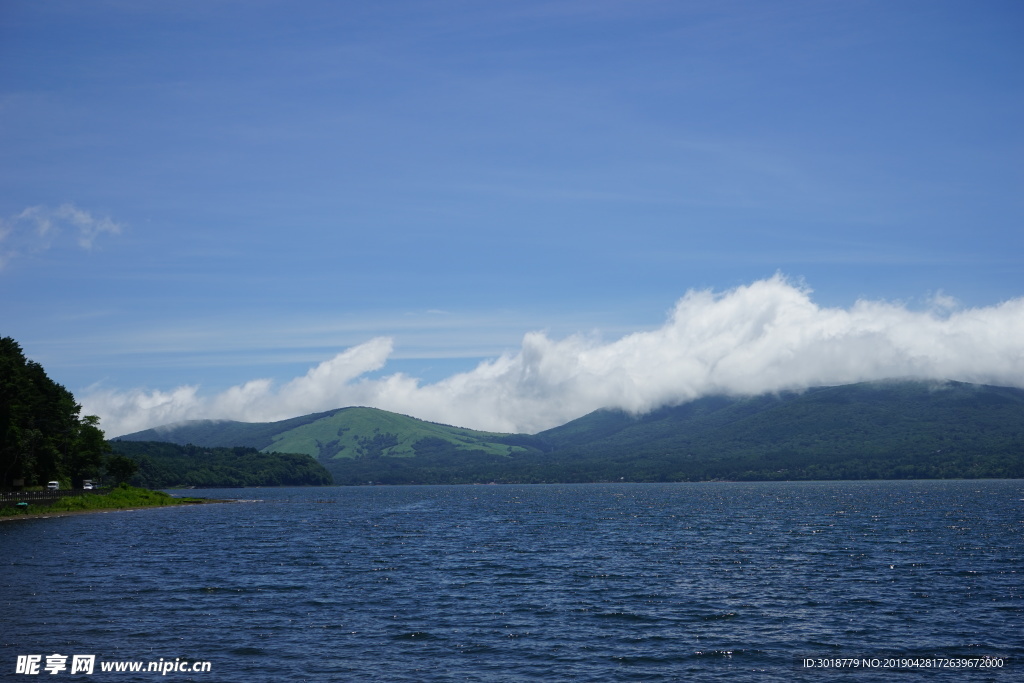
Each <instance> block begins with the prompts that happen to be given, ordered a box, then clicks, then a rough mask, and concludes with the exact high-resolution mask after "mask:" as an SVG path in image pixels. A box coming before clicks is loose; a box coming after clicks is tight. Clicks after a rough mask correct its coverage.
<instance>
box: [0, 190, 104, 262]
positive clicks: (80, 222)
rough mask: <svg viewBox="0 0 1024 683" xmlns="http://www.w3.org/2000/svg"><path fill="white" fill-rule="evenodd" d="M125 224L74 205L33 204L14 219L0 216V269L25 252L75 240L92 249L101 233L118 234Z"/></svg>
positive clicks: (29, 252) (37, 250)
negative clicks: (50, 205)
mask: <svg viewBox="0 0 1024 683" xmlns="http://www.w3.org/2000/svg"><path fill="white" fill-rule="evenodd" d="M121 228H122V226H121V225H120V224H118V223H115V222H114V221H112V220H111V219H110V218H108V217H97V216H93V215H92V214H91V213H89V212H88V211H84V210H82V209H80V208H78V207H77V206H75V205H74V204H61V205H60V206H58V207H57V208H55V209H54V208H50V207H46V206H30V207H29V208H27V209H25V210H24V211H22V212H21V213H19V214H17V215H16V216H13V217H11V218H7V219H3V218H0V270H3V268H4V267H5V266H6V265H7V264H8V263H10V262H11V261H12V260H13V259H15V258H17V257H19V256H24V255H25V254H32V253H38V252H41V251H46V250H47V249H51V248H53V247H54V246H56V245H58V244H61V243H63V242H67V241H68V240H71V241H73V242H74V243H76V244H77V245H78V247H80V248H81V249H86V250H88V249H92V247H93V244H94V243H95V241H96V238H97V237H99V236H100V235H102V234H104V233H107V234H114V235H116V234H118V233H120V232H121Z"/></svg>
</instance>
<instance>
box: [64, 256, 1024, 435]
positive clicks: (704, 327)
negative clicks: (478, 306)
mask: <svg viewBox="0 0 1024 683" xmlns="http://www.w3.org/2000/svg"><path fill="white" fill-rule="evenodd" d="M955 305H956V304H955V300H954V299H952V298H951V297H948V296H946V295H941V297H940V296H937V297H936V301H934V302H933V305H932V306H931V308H930V309H929V310H925V311H913V310H910V309H908V308H907V307H906V306H905V305H902V304H897V303H889V302H885V301H858V302H857V303H856V304H854V305H853V306H852V307H850V308H848V309H843V308H822V307H820V306H818V305H817V304H815V303H814V302H813V301H812V299H811V292H810V290H808V289H807V288H805V287H802V286H799V285H795V284H793V283H792V282H790V281H788V280H787V279H785V278H784V277H782V276H776V277H773V278H770V279H767V280H761V281H758V282H754V283H753V284H751V285H748V286H744V287H738V288H736V289H733V290H730V291H728V292H724V293H714V292H711V291H690V292H688V293H687V294H686V295H685V296H684V297H683V298H682V299H680V300H679V302H678V303H677V304H676V306H675V308H674V309H673V310H672V312H671V314H670V315H669V317H668V319H667V321H666V322H665V323H664V324H663V325H662V326H661V327H659V328H657V329H654V330H651V331H644V332H636V333H633V334H629V335H626V336H624V337H621V338H619V339H617V340H614V341H604V340H602V339H599V338H596V337H592V336H583V335H574V336H570V337H566V338H563V339H552V338H549V337H548V336H547V335H546V334H544V333H543V332H530V333H528V334H526V335H525V336H524V338H523V341H522V345H521V347H520V348H519V349H518V350H517V351H516V352H514V353H507V354H505V355H502V356H500V357H498V358H495V359H493V360H489V361H486V362H484V363H481V364H480V365H478V366H477V367H476V368H475V369H473V370H471V371H469V372H465V373H460V374H456V375H453V376H451V377H448V378H446V379H444V380H442V381H440V382H436V383H434V384H422V383H420V382H419V381H418V380H416V379H415V378H412V377H409V376H407V375H403V374H401V373H396V374H392V375H388V376H384V377H381V378H377V379H369V378H365V377H363V375H365V374H366V373H369V372H373V371H376V370H379V369H380V368H382V367H384V366H385V364H386V362H387V359H388V357H389V356H390V355H391V352H392V342H391V340H390V339H388V338H377V339H372V340H370V341H368V342H366V343H364V344H361V345H359V346H355V347H352V348H350V349H348V350H346V351H344V352H343V353H340V354H338V355H337V356H335V357H334V358H331V359H330V360H327V361H324V362H323V363H321V364H319V365H317V366H316V367H314V368H312V369H311V370H310V371H309V372H308V373H307V374H306V375H304V376H302V377H298V378H296V379H293V380H292V381H290V382H288V383H286V384H284V385H282V386H280V387H275V386H274V384H273V383H272V382H270V381H269V380H254V381H251V382H248V383H246V384H244V385H241V386H237V387H233V388H231V389H229V390H227V391H225V392H223V393H220V394H218V395H216V396H209V397H204V396H201V395H200V394H199V392H198V391H197V389H196V388H195V387H180V388H178V389H176V390H174V391H172V392H158V391H151V392H147V391H143V390H136V391H129V392H119V391H97V392H94V393H92V394H90V395H88V396H86V397H85V398H84V400H83V404H84V406H85V412H86V413H87V414H98V415H100V416H101V417H102V418H103V423H102V424H103V427H104V429H105V430H106V431H107V433H108V434H110V435H117V434H124V433H128V432H132V431H137V430H140V429H144V428H146V427H152V426H156V425H159V424H164V423H167V422H173V421H180V420H186V419H196V418H225V419H236V420H244V421H269V420H279V419H284V418H288V417H293V416H296V415H302V414H306V413H311V412H317V411H323V410H330V409H333V408H338V407H343V406H347V405H367V406H375V407H379V408H383V409H386V410H392V411H395V412H399V413H404V414H408V415H413V416H415V417H419V418H423V419H427V420H433V421H437V422H444V423H448V424H454V425H458V426H463V427H473V428H477V429H488V430H495V431H513V432H535V431H539V430H542V429H546V428H549V427H553V426H556V425H559V424H562V423H564V422H566V421H568V420H571V419H574V418H576V417H579V416H581V415H585V414H586V413H588V412H591V411H593V410H596V409H598V408H603V407H617V408H623V409H625V410H629V411H633V412H637V413H640V412H645V411H648V410H652V409H654V408H657V407H659V406H662V405H666V404H674V403H681V402H685V401H688V400H692V399H694V398H697V397H700V396H704V395H708V394H715V393H725V394H733V395H743V394H758V393H763V392H772V391H780V390H787V389H790V390H800V389H804V388H807V387H810V386H821V385H837V384H846V383H852V382H860V381H868V380H876V379H886V378H897V377H899V378H903V377H913V378H921V379H954V380H961V381H968V382H981V383H991V384H1002V385H1010V386H1018V387H1024V298H1018V299H1013V300H1010V301H1007V302H1005V303H1002V304H998V305H995V306H989V307H984V308H972V309H957V308H955Z"/></svg>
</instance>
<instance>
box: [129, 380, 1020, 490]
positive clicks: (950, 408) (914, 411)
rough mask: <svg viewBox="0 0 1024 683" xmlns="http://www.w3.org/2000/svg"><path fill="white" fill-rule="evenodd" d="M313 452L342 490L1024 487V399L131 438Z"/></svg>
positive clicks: (794, 399)
mask: <svg viewBox="0 0 1024 683" xmlns="http://www.w3.org/2000/svg"><path fill="white" fill-rule="evenodd" d="M121 439H124V440H140V439H143V440H162V441H171V442H174V443H179V444H183V443H193V444H196V445H201V446H249V447H253V448H257V449H260V450H262V451H264V452H269V451H281V452H297V453H306V454H308V455H311V456H313V457H315V458H317V459H318V460H319V461H320V462H321V463H322V464H323V465H324V466H325V467H326V468H327V469H328V470H329V471H330V472H331V474H332V475H333V477H334V480H335V482H336V483H339V484H357V483H367V482H377V483H389V484H397V483H472V482H489V481H497V482H555V481H562V482H573V481H576V482H584V481H620V480H625V481H704V480H710V479H743V480H760V479H882V478H885V479H901V478H950V477H1009V478H1015V477H1024V390H1021V389H1014V388H1008V387H995V386H984V385H973V384H964V383H959V382H941V383H937V382H910V381H891V382H874V383H864V384H854V385H847V386H839V387H820V388H815V389H809V390H807V391H804V392H799V393H796V392H792V393H780V394H766V395H761V396H754V397H728V396H710V397H705V398H701V399H698V400H695V401H691V402H688V403H684V404H681V405H678V406H669V407H664V408H660V409H658V410H655V411H653V412H650V413H647V414H645V415H641V416H634V415H630V414H627V413H624V412H622V411H617V410H599V411H596V412H594V413H591V414H589V415H585V416H583V417H581V418H579V419H577V420H573V421H572V422H569V423H567V424H565V425H562V426H560V427H555V428H554V429H549V430H547V431H544V432H540V433H539V434H536V435H533V436H529V435H523V434H496V433H492V432H480V431H475V430H469V429H460V428H457V427H449V426H445V425H438V424H434V423H430V422H424V421H422V420H417V419H415V418H411V417H407V416H404V415H397V414H395V413H389V412H386V411H382V410H377V409H373V408H343V409H341V410H336V411H330V412H327V413H318V414H315V415H307V416H304V417H299V418H294V419H292V420H284V421H281V422H274V423H256V424H249V423H240V422H215V421H210V420H202V421H195V422H189V423H183V424H180V425H175V426H169V427H161V428H158V429H156V430H147V431H145V432H138V433H136V434H130V435H127V436H123V437H121Z"/></svg>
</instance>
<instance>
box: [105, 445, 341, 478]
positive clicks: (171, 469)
mask: <svg viewBox="0 0 1024 683" xmlns="http://www.w3.org/2000/svg"><path fill="white" fill-rule="evenodd" d="M110 444H111V447H112V448H113V449H114V452H115V453H118V454H120V455H123V456H125V457H128V458H131V459H132V460H133V461H135V462H136V463H137V464H138V471H137V472H136V473H135V475H134V476H133V477H132V479H131V480H130V483H132V484H134V485H136V486H144V487H146V488H156V489H163V488H171V487H177V486H195V487H215V488H224V487H234V486H326V485H329V484H331V483H333V482H332V479H331V475H330V473H329V472H328V471H327V470H326V469H324V467H323V466H322V465H321V464H320V463H318V462H317V461H316V460H314V459H313V458H310V457H309V456H308V455H304V454H302V453H261V452H259V451H257V450H256V449H255V448H249V447H246V446H236V447H234V448H223V447H217V448H210V447H206V446H193V445H186V446H181V445H178V444H173V443H166V442H156V441H118V440H114V441H111V442H110Z"/></svg>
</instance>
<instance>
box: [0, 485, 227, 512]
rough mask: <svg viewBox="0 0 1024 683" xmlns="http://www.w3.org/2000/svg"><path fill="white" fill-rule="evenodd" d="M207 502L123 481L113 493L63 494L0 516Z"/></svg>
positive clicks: (11, 509) (7, 510)
mask: <svg viewBox="0 0 1024 683" xmlns="http://www.w3.org/2000/svg"><path fill="white" fill-rule="evenodd" d="M205 502H208V501H207V500H206V499H203V498H174V497H173V496H170V495H168V494H166V493H164V492H163V491H150V490H149V489H140V488H136V487H134V486H128V485H126V484H121V485H120V486H118V487H117V488H115V489H113V490H112V491H111V492H110V493H104V494H85V495H82V496H68V497H67V498H61V499H60V500H58V501H57V502H55V503H53V504H51V505H29V506H28V507H27V508H22V509H18V508H17V507H5V508H0V517H15V516H18V515H27V514H30V515H37V514H59V513H62V512H85V511H89V510H123V509H125V508H141V507H162V506H166V505H187V504H192V503H205Z"/></svg>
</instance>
